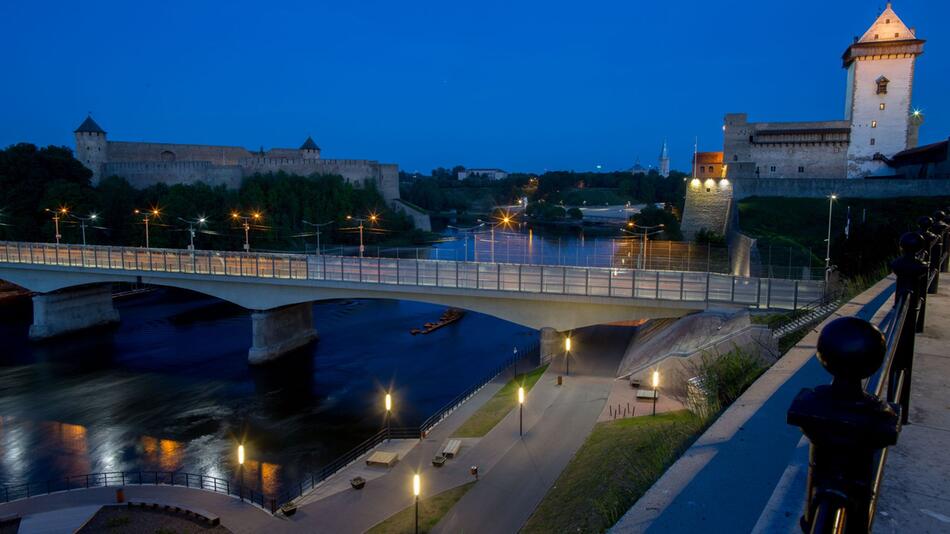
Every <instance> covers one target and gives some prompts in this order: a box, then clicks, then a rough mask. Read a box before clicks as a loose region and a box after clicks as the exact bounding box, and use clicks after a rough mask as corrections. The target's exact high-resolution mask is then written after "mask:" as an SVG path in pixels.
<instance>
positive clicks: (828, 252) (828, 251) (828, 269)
mask: <svg viewBox="0 0 950 534" xmlns="http://www.w3.org/2000/svg"><path fill="white" fill-rule="evenodd" d="M837 199H838V195H836V194H834V193H832V194H831V196H829V197H828V242H827V244H826V248H825V291H828V278H829V277H830V276H831V209H832V207H833V206H834V202H835V200H837Z"/></svg>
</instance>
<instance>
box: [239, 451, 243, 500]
mask: <svg viewBox="0 0 950 534" xmlns="http://www.w3.org/2000/svg"><path fill="white" fill-rule="evenodd" d="M238 465H239V466H240V472H241V482H240V485H239V486H238V494H239V495H240V496H241V502H244V444H243V443H242V444H240V445H238Z"/></svg>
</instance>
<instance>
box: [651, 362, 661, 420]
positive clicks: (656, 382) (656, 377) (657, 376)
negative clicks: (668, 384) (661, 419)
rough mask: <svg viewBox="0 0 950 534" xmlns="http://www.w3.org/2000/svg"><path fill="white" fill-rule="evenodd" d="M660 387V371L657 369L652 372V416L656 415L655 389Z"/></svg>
mask: <svg viewBox="0 0 950 534" xmlns="http://www.w3.org/2000/svg"><path fill="white" fill-rule="evenodd" d="M658 387H660V371H659V369H657V370H655V371H653V415H656V397H657V393H656V389H657V388H658Z"/></svg>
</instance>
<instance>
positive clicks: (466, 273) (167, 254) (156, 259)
mask: <svg viewBox="0 0 950 534" xmlns="http://www.w3.org/2000/svg"><path fill="white" fill-rule="evenodd" d="M0 263H8V264H32V265H50V266H61V267H62V266H65V267H78V268H80V269H95V270H113V271H122V272H123V273H127V274H142V273H157V272H160V273H181V274H188V275H207V276H215V277H218V276H226V277H241V278H264V279H290V280H313V281H335V282H356V283H363V284H387V285H397V286H409V287H413V286H415V287H420V288H423V287H439V288H457V289H476V290H479V289H481V290H489V291H504V292H517V293H524V294H532V293H534V294H542V293H543V294H554V295H557V294H560V295H572V296H591V297H620V298H624V297H626V298H636V299H646V300H658V301H679V302H702V303H724V304H733V305H743V306H749V307H754V308H761V309H786V310H791V309H797V308H799V307H802V306H804V305H807V304H809V303H812V302H814V301H816V300H818V299H819V298H820V297H821V295H822V292H823V284H822V282H820V281H807V280H782V279H768V278H748V277H742V276H733V275H727V274H716V273H706V272H691V271H690V272H688V271H662V270H639V269H620V268H607V267H569V266H553V265H525V264H508V263H485V262H466V261H451V260H432V259H401V258H365V257H364V258H360V257H355V256H330V255H303V254H276V253H244V252H216V251H188V250H180V249H154V248H153V249H145V248H134V247H108V246H95V245H89V246H85V245H55V244H48V243H19V242H0Z"/></svg>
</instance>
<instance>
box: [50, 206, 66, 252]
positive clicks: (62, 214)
mask: <svg viewBox="0 0 950 534" xmlns="http://www.w3.org/2000/svg"><path fill="white" fill-rule="evenodd" d="M46 211H48V212H49V213H52V214H53V226H55V228H56V234H55V235H56V244H57V245H58V244H59V241H60V239H62V238H63V236H62V234H60V233H59V219H60V218H62V217H65V216H66V215H67V214H68V213H69V210H68V209H66V208H59V209H58V210H51V209H49V208H46Z"/></svg>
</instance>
